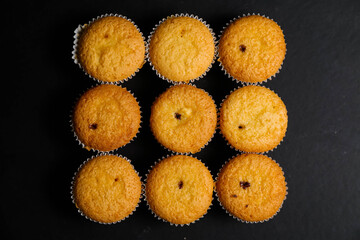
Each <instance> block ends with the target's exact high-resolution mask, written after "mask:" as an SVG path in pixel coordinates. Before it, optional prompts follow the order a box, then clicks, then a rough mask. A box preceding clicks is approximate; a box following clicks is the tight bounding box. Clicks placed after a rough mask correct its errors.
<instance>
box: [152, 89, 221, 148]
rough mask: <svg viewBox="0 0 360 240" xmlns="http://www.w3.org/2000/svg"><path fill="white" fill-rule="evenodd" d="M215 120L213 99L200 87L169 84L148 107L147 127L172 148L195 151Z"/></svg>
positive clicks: (206, 138) (208, 136)
mask: <svg viewBox="0 0 360 240" xmlns="http://www.w3.org/2000/svg"><path fill="white" fill-rule="evenodd" d="M216 124H217V113H216V105H215V103H214V100H213V99H212V98H211V97H210V96H209V94H208V93H206V92H205V91H204V90H202V89H199V88H196V87H195V86H191V85H187V84H180V85H175V86H172V87H170V88H169V89H168V90H166V91H165V92H164V93H162V94H161V95H160V96H159V97H158V98H157V99H156V100H155V102H154V103H153V105H152V108H151V116H150V127H151V130H152V132H153V134H154V136H155V138H156V139H157V140H158V142H159V143H160V144H162V145H163V146H164V147H165V148H168V149H169V150H172V151H174V152H180V153H187V152H191V153H196V152H199V151H200V150H201V148H202V147H204V146H205V145H206V144H207V143H208V142H209V141H210V139H211V138H212V136H213V135H214V133H215V128H216Z"/></svg>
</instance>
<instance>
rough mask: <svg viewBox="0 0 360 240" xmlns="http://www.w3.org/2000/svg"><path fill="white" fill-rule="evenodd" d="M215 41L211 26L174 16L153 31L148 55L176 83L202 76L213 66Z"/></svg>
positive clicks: (156, 67) (160, 70)
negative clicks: (209, 27)
mask: <svg viewBox="0 0 360 240" xmlns="http://www.w3.org/2000/svg"><path fill="white" fill-rule="evenodd" d="M214 54H215V43H214V39H213V36H212V35H211V32H210V31H209V29H208V28H207V27H206V26H205V25H204V24H203V23H202V22H201V21H199V20H197V19H194V18H191V17H171V18H169V19H167V20H166V21H164V22H163V23H162V24H160V26H159V27H157V29H156V31H155V33H154V34H153V36H152V38H151V41H150V46H149V56H150V60H151V63H152V65H153V66H154V68H155V69H156V70H157V71H158V72H159V73H160V74H161V75H163V76H164V77H165V78H168V79H170V80H172V81H175V82H189V81H190V80H191V79H195V78H198V77H200V76H201V75H202V74H204V73H205V71H206V70H207V68H208V67H209V66H210V65H211V63H212V61H213V58H214Z"/></svg>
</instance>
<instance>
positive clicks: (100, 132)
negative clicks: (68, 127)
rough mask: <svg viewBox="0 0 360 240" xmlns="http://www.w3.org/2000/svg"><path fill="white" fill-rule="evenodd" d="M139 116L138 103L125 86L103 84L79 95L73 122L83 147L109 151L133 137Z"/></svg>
mask: <svg viewBox="0 0 360 240" xmlns="http://www.w3.org/2000/svg"><path fill="white" fill-rule="evenodd" d="M140 118H141V117H140V106H139V104H138V103H137V101H136V99H135V98H134V97H133V95H132V94H131V93H130V92H128V91H127V90H126V88H122V87H119V86H115V85H111V84H104V85H99V86H97V87H94V88H92V89H90V90H88V91H87V92H86V93H84V94H83V95H82V96H81V98H80V99H79V101H78V102H77V104H76V106H75V109H74V115H73V125H74V130H75V133H76V135H77V136H78V138H79V140H80V141H81V142H82V143H83V144H84V145H85V148H87V149H91V148H92V149H97V150H100V151H111V150H114V149H117V148H119V147H121V146H123V145H125V144H127V143H129V142H130V141H131V139H133V138H134V137H135V136H136V134H137V132H138V130H139V127H140Z"/></svg>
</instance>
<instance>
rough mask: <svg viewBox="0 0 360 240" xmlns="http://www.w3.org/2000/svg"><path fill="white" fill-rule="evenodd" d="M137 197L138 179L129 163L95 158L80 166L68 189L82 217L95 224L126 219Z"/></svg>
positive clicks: (108, 158)
mask: <svg viewBox="0 0 360 240" xmlns="http://www.w3.org/2000/svg"><path fill="white" fill-rule="evenodd" d="M140 197H141V181H140V177H139V176H138V174H137V173H136V171H135V170H134V168H133V166H132V165H131V164H130V163H129V161H128V160H127V159H125V158H123V157H119V156H115V155H99V156H97V157H94V158H92V159H90V160H89V161H87V162H86V163H84V164H83V165H82V166H80V168H79V170H78V172H77V173H76V175H75V177H74V181H73V185H72V198H73V202H74V203H75V205H76V207H77V208H78V210H79V212H80V213H81V214H82V215H85V216H86V217H87V218H89V219H90V220H93V221H96V222H99V223H115V222H119V221H121V220H123V219H125V218H126V217H128V216H129V215H130V214H132V212H133V211H134V210H135V208H136V207H137V205H138V203H139V200H140Z"/></svg>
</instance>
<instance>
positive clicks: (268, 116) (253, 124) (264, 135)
mask: <svg viewBox="0 0 360 240" xmlns="http://www.w3.org/2000/svg"><path fill="white" fill-rule="evenodd" d="M287 123H288V117H287V111H286V107H285V104H284V103H283V101H282V100H281V99H280V97H279V96H278V95H276V94H275V93H274V92H273V91H271V90H270V89H268V88H265V87H260V86H252V85H250V86H246V87H243V88H239V89H237V90H236V91H234V92H232V93H231V94H230V95H229V96H228V97H227V98H226V99H225V100H224V102H223V103H222V106H221V109H220V130H221V133H222V134H223V136H224V137H225V139H226V140H227V141H228V143H229V144H230V145H231V146H232V147H234V148H235V149H237V150H240V151H243V152H259V153H260V152H267V151H269V150H272V149H274V148H275V147H276V146H278V145H279V144H280V142H281V141H282V139H283V138H284V136H285V133H286V129H287Z"/></svg>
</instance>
